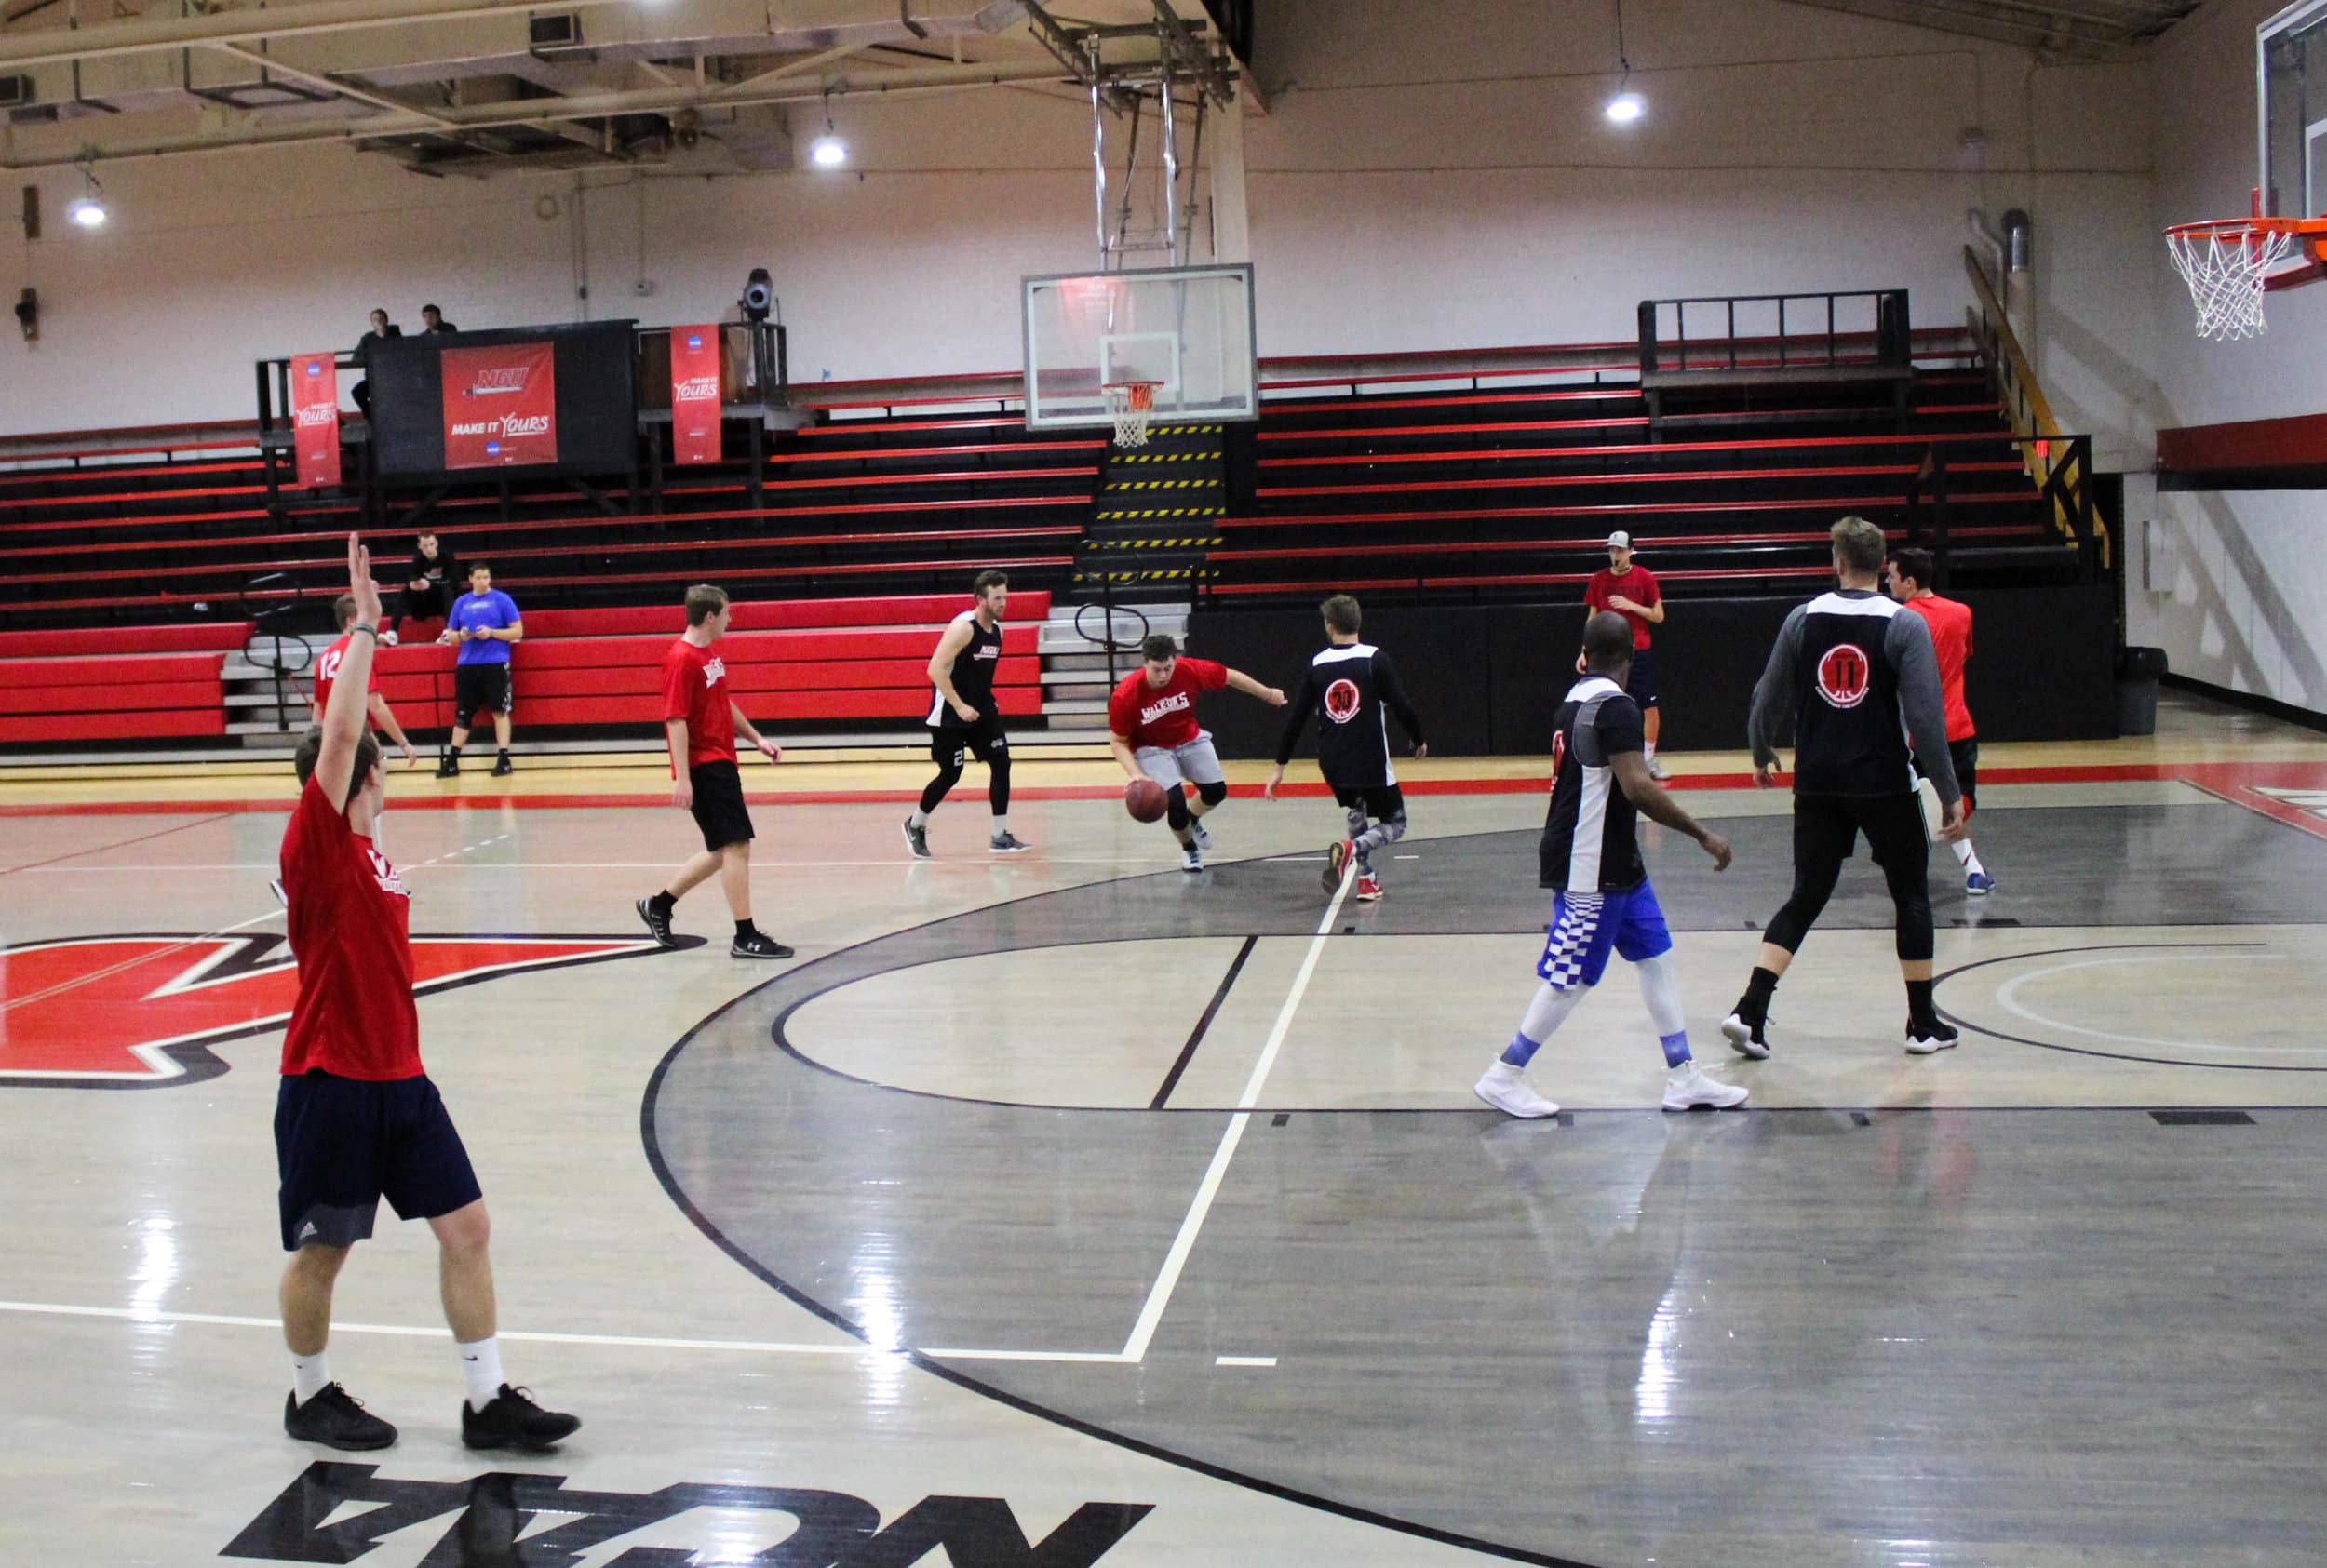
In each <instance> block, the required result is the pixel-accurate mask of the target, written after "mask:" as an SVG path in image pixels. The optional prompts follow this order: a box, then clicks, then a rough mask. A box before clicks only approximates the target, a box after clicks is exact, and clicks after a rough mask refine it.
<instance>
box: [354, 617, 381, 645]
mask: <svg viewBox="0 0 2327 1568" xmlns="http://www.w3.org/2000/svg"><path fill="white" fill-rule="evenodd" d="M347 629H348V630H349V631H351V632H362V633H364V634H366V635H367V636H369V637H370V638H371V639H372V640H373V641H375V642H377V641H378V640H379V638H380V628H379V627H377V626H367V625H365V624H364V623H362V622H361V621H358V622H356V623H355V624H354V625H351V626H349V627H348V628H347Z"/></svg>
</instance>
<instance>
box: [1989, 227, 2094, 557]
mask: <svg viewBox="0 0 2327 1568" xmlns="http://www.w3.org/2000/svg"><path fill="white" fill-rule="evenodd" d="M1963 270H1964V271H1965V272H1966V273H1967V274H1969V275H1971V291H1972V294H1973V296H1974V298H1976V299H1977V300H1978V304H1977V305H1976V306H1974V307H1973V308H1972V309H1971V310H1968V311H1966V312H1965V313H1964V314H1965V325H1966V326H1967V327H1969V328H1971V337H1972V341H1973V342H1976V343H1978V344H1979V346H1980V349H1981V352H1982V355H1983V356H1984V358H1985V359H1986V361H1987V366H1988V376H1989V378H1990V380H1991V381H1992V382H1994V383H1995V387H1996V394H1997V401H1998V402H1999V403H2000V404H2002V405H2003V409H2004V414H2005V417H2006V418H2007V419H2008V420H2010V421H2011V427H2012V434H2013V435H2015V436H2018V437H2020V443H2021V446H2022V448H2023V449H2024V451H2025V452H2026V454H2027V456H2026V459H2025V462H2026V464H2027V469H2028V477H2029V478H2030V479H2032V480H2034V481H2035V482H2036V484H2037V486H2038V488H2039V489H2042V490H2044V492H2045V494H2046V496H2047V497H2048V498H2050V499H2051V502H2052V524H2053V526H2054V527H2055V528H2057V529H2060V531H2061V534H2062V536H2063V537H2064V538H2065V539H2066V540H2067V541H2068V542H2069V543H2071V544H2075V545H2078V546H2080V547H2081V546H2082V545H2083V543H2084V541H2083V540H2081V539H2079V537H2078V523H2079V522H2081V521H2084V520H2085V519H2086V518H2087V517H2089V518H2090V519H2091V532H2090V538H2091V540H2092V544H2093V545H2094V547H2096V548H2097V549H2098V550H2099V552H2100V559H2101V564H2102V565H2103V566H2106V565H2108V564H2109V559H2110V556H2111V553H2112V549H2113V542H2112V540H2111V539H2110V536H2109V526H2108V521H2107V519H2106V518H2105V517H2103V516H2101V515H2100V513H2099V512H2098V511H2097V510H2096V509H2095V508H2094V507H2093V506H2092V504H2091V499H2090V498H2091V491H2092V442H2091V440H2090V438H2088V437H2083V436H2073V437H2072V436H2067V435H2066V434H2065V433H2064V432H2063V431H2062V429H2061V422H2060V421H2059V420H2058V419H2057V418H2055V417H2054V416H2053V413H2052V405H2051V400H2050V399H2048V398H2047V397H2046V396H2045V395H2044V387H2043V385H2042V384H2041V383H2040V382H2038V380H2037V374H2036V368H2035V367H2034V366H2032V365H2031V364H2029V363H2028V355H2027V352H2026V351H2025V350H2024V349H2023V348H2022V347H2021V346H2020V339H2019V336H2018V335H2017V334H2016V333H2014V332H2013V331H2012V329H2011V318H2010V317H2008V316H2007V315H2005V314H2004V306H2003V302H2001V301H1999V300H1998V299H1997V297H1996V287H1995V285H1994V284H1992V283H1990V282H1989V281H1988V276H1987V269H1986V268H1984V267H1983V266H1982V265H1981V264H1980V257H1979V253H1978V252H1977V251H1975V250H1973V249H1972V248H1971V247H1970V246H1968V245H1967V246H1965V247H1964V248H1963ZM2071 470H2074V471H2075V472H2074V473H2073V475H2072V473H2071V472H2070V471H2071Z"/></svg>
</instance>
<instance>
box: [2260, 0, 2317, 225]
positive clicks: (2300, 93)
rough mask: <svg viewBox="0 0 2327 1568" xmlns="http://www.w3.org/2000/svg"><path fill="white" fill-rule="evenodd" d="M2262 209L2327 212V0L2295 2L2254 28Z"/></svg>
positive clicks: (2288, 214) (2298, 214)
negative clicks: (2259, 119) (2259, 115)
mask: <svg viewBox="0 0 2327 1568" xmlns="http://www.w3.org/2000/svg"><path fill="white" fill-rule="evenodd" d="M2254 43H2255V54H2256V62H2255V68H2256V71H2257V73H2258V74H2259V78H2260V80H2259V87H2260V89H2261V91H2260V106H2261V121H2262V125H2261V133H2262V163H2261V169H2260V179H2261V189H2262V200H2263V210H2264V211H2265V212H2266V213H2269V214H2272V215H2275V216H2277V217H2280V218H2318V217H2320V216H2327V0H2303V3H2302V4H2300V5H2294V6H2289V7H2287V8H2286V9H2285V10H2283V11H2280V13H2279V14H2278V15H2277V16H2274V17H2272V18H2271V19H2270V20H2268V21H2266V22H2264V23H2263V24H2262V25H2261V26H2260V27H2258V28H2256V29H2255V30H2254Z"/></svg>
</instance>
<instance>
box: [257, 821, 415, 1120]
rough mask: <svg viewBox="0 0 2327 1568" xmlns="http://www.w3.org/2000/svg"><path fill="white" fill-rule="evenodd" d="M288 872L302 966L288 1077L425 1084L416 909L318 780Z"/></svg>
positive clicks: (294, 836) (286, 847)
mask: <svg viewBox="0 0 2327 1568" xmlns="http://www.w3.org/2000/svg"><path fill="white" fill-rule="evenodd" d="M282 868H283V898H284V901H285V902H286V903H288V904H289V905H290V945H291V952H292V954H293V955H294V956H295V957H296V958H297V959H298V963H299V1000H298V1002H297V1004H296V1005H295V1006H293V1007H292V1009H291V1019H290V1032H289V1034H287V1035H285V1036H284V1037H283V1072H284V1074H285V1075H286V1076H289V1075H292V1074H296V1073H303V1072H306V1071H308V1070H309V1069H310V1068H314V1067H320V1068H322V1069H323V1070H324V1071H325V1072H327V1073H336V1074H338V1075H339V1076H340V1077H342V1078H359V1079H371V1080H373V1081H380V1080H384V1079H399V1078H417V1077H419V1076H420V1074H421V1071H422V1068H421V1065H420V1013H419V1012H418V1010H417V1009H415V1008H414V1007H413V1006H412V943H411V920H412V901H411V897H410V894H408V893H406V892H405V891H404V879H403V878H400V877H398V876H397V874H396V867H395V866H393V865H390V864H388V861H387V857H386V856H385V855H383V854H381V853H380V851H377V850H375V849H373V848H372V847H371V840H370V839H369V838H364V837H363V836H362V835H360V834H358V833H356V832H355V831H354V830H353V829H352V828H350V827H349V826H348V825H347V817H346V815H345V814H344V813H343V812H341V811H336V810H334V809H333V808H332V805H331V802H330V799H329V798H328V797H326V796H325V795H324V793H323V788H322V786H321V785H320V784H317V783H316V781H315V780H313V779H310V780H308V781H307V787H306V788H304V789H303V790H301V791H300V792H299V805H298V806H297V808H296V809H294V810H293V811H292V812H291V820H290V826H289V828H287V829H285V830H284V833H283V854H282Z"/></svg>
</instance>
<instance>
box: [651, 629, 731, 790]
mask: <svg viewBox="0 0 2327 1568" xmlns="http://www.w3.org/2000/svg"><path fill="white" fill-rule="evenodd" d="M674 718H683V719H685V720H686V721H687V766H688V767H690V768H699V767H701V766H702V765H703V764H704V763H706V762H733V761H734V760H735V710H734V708H733V705H732V704H731V703H730V701H729V698H728V689H727V661H726V660H724V659H722V658H720V656H719V654H718V653H716V652H714V651H713V650H711V649H709V648H707V647H706V648H697V647H696V646H695V645H694V644H693V643H692V642H689V641H688V640H687V639H686V638H685V637H680V638H679V639H678V640H677V641H676V642H673V643H672V644H671V645H670V651H669V652H667V653H666V654H664V655H663V722H664V723H666V724H667V723H669V722H670V721H671V720H672V719H674ZM678 774H679V759H678V758H677V757H673V758H672V759H671V776H672V777H674V778H676V777H677V776H678Z"/></svg>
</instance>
